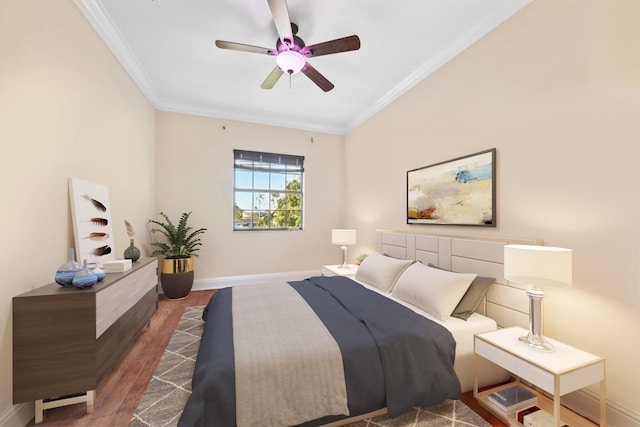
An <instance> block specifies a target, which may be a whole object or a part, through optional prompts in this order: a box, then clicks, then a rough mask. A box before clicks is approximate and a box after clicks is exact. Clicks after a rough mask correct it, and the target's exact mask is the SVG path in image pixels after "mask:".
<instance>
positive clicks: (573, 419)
mask: <svg viewBox="0 0 640 427" xmlns="http://www.w3.org/2000/svg"><path fill="white" fill-rule="evenodd" d="M516 383H518V382H517V381H514V382H511V383H508V384H503V385H500V386H496V387H493V388H491V389H488V390H484V391H481V392H478V393H477V394H476V395H475V396H474V397H475V398H476V399H477V401H478V403H479V404H480V405H481V406H482V407H484V408H485V409H487V410H488V411H489V412H491V413H492V414H494V415H495V416H496V417H498V418H500V419H501V420H502V421H504V422H505V423H507V424H509V425H510V426H519V427H522V424H520V423H519V422H518V419H517V413H518V412H519V411H516V413H514V414H511V415H504V413H502V411H501V410H500V409H499V408H497V407H496V406H494V405H493V404H492V403H491V402H490V401H489V395H490V394H491V393H494V392H496V391H498V390H502V389H505V388H509V387H511V386H512V385H514V384H516ZM518 384H519V385H520V386H522V387H524V388H526V389H528V390H530V391H532V392H534V393H535V394H536V395H538V403H536V405H535V406H537V407H538V408H540V409H542V410H544V411H547V412H548V413H550V414H553V413H554V410H553V400H552V399H550V398H548V397H547V396H545V395H544V394H542V393H540V392H539V391H538V390H535V389H533V388H531V387H528V386H527V385H526V384H523V383H518ZM523 409H526V408H523ZM560 421H561V425H564V424H567V425H569V426H570V427H594V426H596V425H597V424H595V423H593V422H591V421H589V420H587V419H586V418H583V417H581V416H580V415H578V414H576V413H575V412H573V411H571V410H570V409H567V408H565V407H563V406H561V407H560Z"/></svg>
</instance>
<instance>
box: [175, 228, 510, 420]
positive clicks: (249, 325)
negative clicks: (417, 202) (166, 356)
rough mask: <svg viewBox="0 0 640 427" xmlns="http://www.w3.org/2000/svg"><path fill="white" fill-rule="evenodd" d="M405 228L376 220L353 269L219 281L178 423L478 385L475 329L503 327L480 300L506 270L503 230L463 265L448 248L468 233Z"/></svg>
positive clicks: (397, 399) (394, 412)
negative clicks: (378, 225)
mask: <svg viewBox="0 0 640 427" xmlns="http://www.w3.org/2000/svg"><path fill="white" fill-rule="evenodd" d="M408 236H409V235H406V234H402V233H391V232H379V233H378V242H377V248H376V249H377V251H376V252H374V253H372V254H370V255H369V256H368V257H367V259H365V260H364V261H363V263H362V265H361V266H360V268H359V269H358V273H357V275H356V278H355V279H350V278H347V277H341V276H334V277H324V276H312V277H308V278H306V279H304V280H295V281H290V282H286V283H268V284H261V285H250V286H235V287H229V288H225V289H222V290H219V291H218V292H217V293H216V294H215V295H214V296H213V297H212V299H211V301H210V302H209V304H208V305H207V307H206V308H205V311H204V316H203V317H204V319H205V321H206V322H205V328H204V333H203V336H202V340H201V344H200V350H199V353H198V358H197V361H196V367H195V370H194V374H193V380H192V394H191V396H190V397H189V400H188V401H187V404H186V406H185V409H184V411H183V414H182V417H181V419H180V421H179V425H180V426H183V427H187V426H211V425H216V426H234V425H238V426H264V425H273V426H279V425H300V426H316V425H341V424H346V423H348V422H353V421H355V420H358V419H361V418H364V417H366V416H370V415H371V414H379V413H385V412H386V413H388V414H389V416H390V417H392V418H393V417H396V416H399V415H401V414H403V413H404V412H406V411H408V410H409V409H410V408H411V407H413V406H430V405H433V404H436V403H439V402H441V401H443V400H446V399H459V398H460V395H461V392H463V391H468V390H470V389H471V388H472V387H473V380H474V378H473V377H474V375H473V372H474V370H473V335H474V334H476V333H480V332H486V331H490V330H494V329H496V328H497V324H496V322H495V321H494V320H493V319H491V318H489V317H486V316H484V315H482V314H480V313H478V312H477V311H483V310H485V309H486V308H485V307H484V305H485V304H486V298H485V295H486V294H487V293H488V291H489V288H490V287H491V286H492V285H494V284H495V280H496V277H501V276H502V272H501V267H502V265H501V256H499V257H498V258H499V259H498V260H497V262H496V260H494V258H495V256H496V254H498V251H497V250H496V249H497V248H499V249H501V248H502V246H503V245H504V244H505V243H506V242H494V241H491V242H484V243H482V245H481V246H477V243H478V242H477V241H473V242H472V244H471V245H470V246H471V247H472V248H473V249H472V250H471V252H474V253H475V255H473V257H470V258H466V257H462V258H465V260H463V261H462V265H463V266H465V268H460V265H456V264H459V261H453V260H454V259H455V258H456V256H455V255H452V254H453V253H454V252H456V251H455V250H453V251H452V250H451V247H452V243H453V242H454V241H458V240H460V239H450V238H446V240H442V239H443V238H441V237H433V239H435V240H431V239H427V240H424V239H422V238H421V237H419V238H417V239H416V236H413V237H408ZM416 242H417V243H416ZM433 242H435V243H436V246H435V250H434V246H433ZM485 243H486V244H485ZM456 245H457V244H456ZM456 245H453V246H456ZM500 253H501V252H500ZM478 262H480V263H481V264H478ZM482 265H484V267H483V266H482ZM470 266H474V267H475V268H479V269H480V270H483V274H484V272H487V271H488V272H495V273H498V274H496V275H495V276H484V275H481V274H479V273H472V272H470V271H471V270H469V267H470ZM487 266H488V269H487V268H486V267H487ZM456 267H458V268H456ZM453 270H456V271H453ZM465 271H466V272H465ZM427 283H428V286H427V285H426V284H427ZM479 372H480V373H481V374H482V376H481V377H480V380H479V382H480V384H481V385H483V384H487V385H488V384H494V383H496V382H499V381H503V380H505V379H506V378H507V377H506V375H507V374H506V372H505V371H502V370H499V369H497V368H495V367H493V366H489V365H487V366H481V367H480V369H479Z"/></svg>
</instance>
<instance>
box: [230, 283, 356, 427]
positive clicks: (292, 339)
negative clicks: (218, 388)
mask: <svg viewBox="0 0 640 427" xmlns="http://www.w3.org/2000/svg"><path fill="white" fill-rule="evenodd" d="M232 294H233V296H232V301H233V309H232V313H233V319H234V320H233V348H234V354H235V357H234V362H235V371H236V372H235V378H236V423H237V425H238V427H252V426H255V427H263V426H265V425H295V424H300V423H302V422H305V421H308V420H313V419H315V418H320V417H323V416H325V415H327V414H331V415H338V414H344V415H349V409H348V407H347V389H346V385H345V380H344V368H343V364H342V354H341V352H340V347H338V344H337V343H336V341H335V339H334V338H333V337H332V336H331V334H330V333H329V331H328V330H327V328H326V327H325V326H324V324H323V323H322V321H321V320H320V319H319V318H318V316H317V315H316V314H315V312H314V311H313V310H312V309H311V307H309V305H308V304H307V303H306V302H305V300H304V299H303V298H302V297H301V296H300V294H299V293H298V292H296V291H295V290H294V289H293V288H292V287H291V286H289V285H288V284H286V283H272V284H265V285H252V286H238V287H236V288H233V291H232ZM291 319H296V320H295V322H292V321H291Z"/></svg>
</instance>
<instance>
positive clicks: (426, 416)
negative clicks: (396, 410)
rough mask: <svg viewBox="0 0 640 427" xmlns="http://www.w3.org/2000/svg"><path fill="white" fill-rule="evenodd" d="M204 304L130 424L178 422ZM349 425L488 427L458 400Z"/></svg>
mask: <svg viewBox="0 0 640 427" xmlns="http://www.w3.org/2000/svg"><path fill="white" fill-rule="evenodd" d="M203 308H204V307H202V306H199V307H187V308H186V309H185V311H184V314H183V315H182V317H181V319H180V322H179V323H178V326H177V327H176V330H175V331H174V333H173V336H172V337H171V340H170V341H169V344H168V345H167V348H166V350H165V351H164V354H163V355H162V359H161V360H160V363H159V364H158V368H157V369H156V371H155V373H154V374H153V377H152V378H151V381H150V382H149V385H148V386H147V390H146V391H145V392H144V395H143V396H142V399H141V400H140V403H139V404H138V407H137V408H136V411H135V413H134V415H133V418H132V419H131V422H130V423H129V427H173V426H176V425H177V424H178V420H179V419H180V415H181V414H182V410H183V408H184V405H185V404H186V402H187V399H188V397H189V395H190V394H191V376H192V374H193V368H194V367H195V363H196V356H197V354H198V347H199V346H200V337H201V336H202V329H203V327H204V322H203V321H202V310H203ZM349 426H350V427H377V426H380V427H427V426H428V427H445V426H447V427H449V426H450V427H462V426H473V427H490V426H491V425H490V424H489V423H487V422H486V421H485V420H484V419H483V418H482V417H480V416H479V415H478V414H477V413H475V412H473V410H471V409H470V408H469V407H468V406H467V405H465V404H464V403H463V402H461V401H459V400H447V401H445V402H442V403H440V404H438V405H435V406H432V407H429V408H413V410H411V411H409V412H407V413H406V414H404V415H402V416H400V417H397V418H394V419H389V417H387V416H386V415H381V416H378V417H374V418H369V419H366V420H362V421H358V422H355V423H352V424H349Z"/></svg>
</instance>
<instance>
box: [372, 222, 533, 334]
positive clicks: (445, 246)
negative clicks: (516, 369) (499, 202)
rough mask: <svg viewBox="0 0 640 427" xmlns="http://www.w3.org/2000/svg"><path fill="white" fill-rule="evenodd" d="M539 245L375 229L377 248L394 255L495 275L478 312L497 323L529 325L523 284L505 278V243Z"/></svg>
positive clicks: (527, 304) (513, 240)
mask: <svg viewBox="0 0 640 427" xmlns="http://www.w3.org/2000/svg"><path fill="white" fill-rule="evenodd" d="M510 243H511V244H514V243H515V244H527V245H541V244H542V241H540V240H534V239H529V240H526V239H483V238H479V237H465V236H444V235H428V234H414V233H406V232H397V231H390V230H376V251H377V252H379V253H381V254H386V255H389V256H393V257H396V258H403V259H413V260H416V261H420V262H423V263H425V264H428V263H432V264H434V265H437V266H438V267H440V268H445V269H448V270H452V271H456V272H460V273H476V274H478V275H479V276H485V277H495V278H496V281H495V283H494V284H493V285H492V286H491V288H490V289H489V292H488V293H487V297H486V299H485V303H484V304H483V305H481V306H480V308H479V309H478V312H479V313H480V314H484V315H485V316H487V317H490V318H492V319H494V320H495V321H496V323H497V324H498V326H500V327H507V326H521V327H523V328H526V329H528V327H529V299H528V297H527V295H526V290H527V289H526V288H523V287H521V286H519V285H518V284H517V283H511V282H507V281H506V280H505V278H504V266H503V263H504V245H506V244H510Z"/></svg>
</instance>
